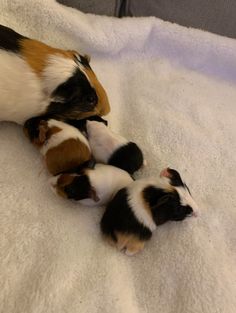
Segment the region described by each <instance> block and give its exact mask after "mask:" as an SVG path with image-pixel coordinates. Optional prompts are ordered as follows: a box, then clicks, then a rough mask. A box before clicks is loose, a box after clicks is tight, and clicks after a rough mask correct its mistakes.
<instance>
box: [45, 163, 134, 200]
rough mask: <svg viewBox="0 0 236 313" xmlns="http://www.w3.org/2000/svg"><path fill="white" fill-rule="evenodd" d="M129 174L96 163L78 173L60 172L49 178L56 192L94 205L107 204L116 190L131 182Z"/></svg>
mask: <svg viewBox="0 0 236 313" xmlns="http://www.w3.org/2000/svg"><path fill="white" fill-rule="evenodd" d="M132 181H133V180H132V178H131V176H130V175H129V174H128V173H127V172H125V171H123V170H121V169H119V168H117V167H114V166H110V165H105V164H96V165H95V167H94V169H89V168H85V169H83V170H82V171H81V172H80V173H78V174H76V173H75V174H66V173H65V174H62V175H59V176H56V177H52V178H51V179H50V183H51V186H52V187H53V189H54V191H56V193H57V194H58V195H60V196H62V197H64V198H67V199H72V200H77V201H78V203H80V204H83V205H87V206H95V205H104V204H107V203H108V202H109V201H110V200H111V199H112V197H113V196H114V195H115V194H116V193H117V191H118V190H120V189H122V188H124V187H126V186H128V185H129V184H130V183H132Z"/></svg>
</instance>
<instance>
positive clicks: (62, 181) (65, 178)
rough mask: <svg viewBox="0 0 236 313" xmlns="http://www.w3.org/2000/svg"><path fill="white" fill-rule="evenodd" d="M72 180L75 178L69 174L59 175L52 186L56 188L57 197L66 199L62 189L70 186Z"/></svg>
mask: <svg viewBox="0 0 236 313" xmlns="http://www.w3.org/2000/svg"><path fill="white" fill-rule="evenodd" d="M74 178H75V176H73V175H71V174H62V175H60V177H59V178H58V180H57V183H56V186H54V187H55V188H56V191H57V193H58V195H59V196H61V197H63V198H67V195H66V193H65V192H64V187H65V186H67V185H69V184H71V183H72V182H73V180H74Z"/></svg>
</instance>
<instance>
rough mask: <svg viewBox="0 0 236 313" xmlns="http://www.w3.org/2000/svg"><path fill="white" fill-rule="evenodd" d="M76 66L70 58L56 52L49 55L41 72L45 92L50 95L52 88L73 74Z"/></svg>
mask: <svg viewBox="0 0 236 313" xmlns="http://www.w3.org/2000/svg"><path fill="white" fill-rule="evenodd" d="M77 67H78V66H77V64H76V63H75V61H74V60H73V59H71V58H67V57H64V56H62V55H57V54H53V55H50V56H49V57H48V60H47V65H46V67H45V69H44V71H43V73H42V75H43V87H44V90H45V92H46V93H47V94H48V95H50V94H51V93H52V92H53V90H55V89H56V88H57V87H58V86H59V85H61V84H62V83H64V82H65V81H67V80H68V79H69V78H70V77H71V76H72V75H73V73H74V71H75V70H76V68H77Z"/></svg>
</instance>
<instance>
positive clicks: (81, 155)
mask: <svg viewBox="0 0 236 313" xmlns="http://www.w3.org/2000/svg"><path fill="white" fill-rule="evenodd" d="M31 126H32V125H30V127H28V124H27V122H26V123H25V126H24V132H25V134H26V136H27V137H29V139H30V141H31V142H32V143H33V144H34V145H35V146H36V147H38V148H39V150H40V152H41V153H42V155H43V156H44V159H45V163H46V166H47V169H48V171H49V172H50V173H51V174H52V175H58V174H60V173H64V172H68V171H72V170H76V169H78V168H81V166H83V165H85V164H86V165H87V164H88V163H89V162H90V161H91V159H92V154H91V150H90V147H89V143H88V141H87V139H86V138H85V137H84V136H83V135H82V134H81V132H80V131H79V130H78V129H77V128H75V127H73V126H71V125H68V124H66V123H64V122H61V121H57V120H54V119H49V120H48V121H44V120H42V121H39V122H38V125H36V124H35V125H34V126H35V129H34V130H32V128H31Z"/></svg>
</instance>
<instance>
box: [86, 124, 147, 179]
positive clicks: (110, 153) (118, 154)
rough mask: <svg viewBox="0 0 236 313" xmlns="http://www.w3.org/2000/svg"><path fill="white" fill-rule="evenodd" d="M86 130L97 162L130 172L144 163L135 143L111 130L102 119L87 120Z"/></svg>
mask: <svg viewBox="0 0 236 313" xmlns="http://www.w3.org/2000/svg"><path fill="white" fill-rule="evenodd" d="M86 131H87V136H88V141H89V145H90V147H91V150H92V154H93V156H94V158H95V160H96V161H97V162H99V163H105V164H110V165H113V166H116V167H119V168H121V169H123V170H125V171H127V172H128V173H130V174H133V173H134V172H135V171H137V170H138V169H140V168H141V167H142V166H143V165H144V163H145V162H144V158H143V153H142V151H141V149H140V148H139V147H138V146H137V144H136V143H134V142H130V141H128V140H127V139H125V138H124V137H122V136H120V135H118V134H116V133H114V132H113V131H111V130H110V129H109V128H108V127H107V126H106V125H105V123H104V122H103V121H96V120H87V122H86Z"/></svg>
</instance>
